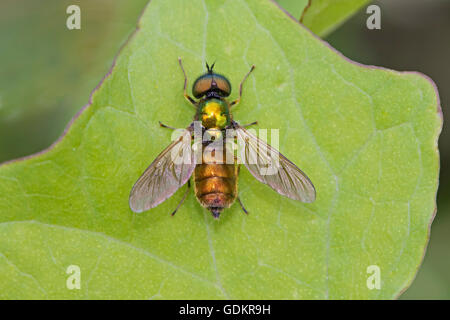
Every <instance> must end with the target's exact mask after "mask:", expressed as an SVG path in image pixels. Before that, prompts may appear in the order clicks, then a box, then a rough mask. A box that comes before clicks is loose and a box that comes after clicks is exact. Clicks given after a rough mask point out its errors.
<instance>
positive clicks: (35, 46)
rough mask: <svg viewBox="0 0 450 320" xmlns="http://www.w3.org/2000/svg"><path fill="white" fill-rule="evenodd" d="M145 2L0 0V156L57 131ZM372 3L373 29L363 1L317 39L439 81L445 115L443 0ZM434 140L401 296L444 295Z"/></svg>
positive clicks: (449, 290)
mask: <svg viewBox="0 0 450 320" xmlns="http://www.w3.org/2000/svg"><path fill="white" fill-rule="evenodd" d="M292 1H296V0H292ZM288 2H289V1H288V0H283V4H284V5H286V4H288ZM146 3H147V0H134V1H126V0H78V1H75V0H72V1H66V0H41V1H33V0H2V1H1V2H0V43H1V45H0V162H3V161H7V160H10V159H14V158H17V157H21V156H25V155H28V154H31V153H34V152H37V151H40V150H42V149H44V148H46V147H48V146H49V145H50V144H51V143H52V142H54V141H55V140H56V139H57V138H58V137H59V136H60V135H61V133H62V132H63V130H64V127H65V126H66V125H67V123H68V122H69V121H70V119H71V118H72V117H73V116H74V115H75V114H76V112H77V111H78V110H80V109H81V107H82V106H83V105H85V104H86V103H87V102H88V100H89V95H90V92H91V91H92V89H93V88H94V87H95V86H96V85H97V84H98V83H99V81H100V80H101V78H102V77H103V76H104V75H105V74H106V73H107V72H108V70H109V68H110V66H111V64H112V61H113V58H114V56H115V55H116V53H117V51H118V50H119V48H120V46H121V45H122V44H123V43H124V42H125V40H126V39H127V37H128V36H129V34H130V33H131V32H132V31H133V30H134V28H135V25H136V21H137V19H138V17H139V15H140V13H141V12H142V10H143V8H144V7H145V4H146ZM373 3H374V4H378V5H379V6H380V8H381V16H382V17H381V27H382V28H381V30H368V29H367V28H366V19H367V14H366V13H365V7H364V8H363V9H361V10H360V11H359V12H358V13H356V14H355V15H354V16H353V17H352V18H351V19H350V20H348V21H347V22H346V23H345V24H343V25H342V26H341V27H339V28H338V29H337V30H336V31H334V32H333V33H331V34H330V35H329V36H328V37H327V38H326V39H325V40H326V41H328V42H329V43H330V44H331V45H332V46H333V47H335V48H336V49H338V50H339V51H341V52H342V53H343V54H344V55H345V56H347V57H349V58H350V59H352V60H355V61H358V62H361V63H363V64H369V65H378V66H384V67H387V68H391V69H395V70H399V71H420V72H422V73H424V74H426V75H428V76H430V77H431V78H432V79H433V80H434V81H435V82H436V84H437V86H438V88H439V93H440V97H441V104H442V107H443V109H444V118H445V119H444V123H445V122H446V121H448V120H450V119H449V115H448V114H447V112H446V110H445V106H447V105H449V104H450V59H449V57H450V41H449V40H450V1H448V0H428V1H423V0H382V1H381V0H380V1H373ZM71 4H77V5H79V6H80V7H81V20H82V22H81V26H82V27H81V30H68V29H67V28H66V18H67V14H66V8H67V7H68V6H69V5H71ZM293 7H295V6H293ZM286 8H287V9H289V8H288V7H286ZM292 15H294V16H295V17H300V15H301V12H299V13H294V12H292ZM439 145H440V152H441V178H440V188H439V193H438V212H437V215H436V218H435V220H434V222H433V225H432V232H431V239H430V243H429V247H428V250H427V252H426V255H425V260H424V262H423V265H422V267H421V268H420V270H419V273H418V275H417V278H416V279H415V281H414V282H413V284H412V286H411V287H410V288H409V289H408V290H407V291H406V292H405V293H404V294H403V295H402V296H401V299H450V272H448V270H450V250H449V249H448V248H447V244H449V243H450V232H448V230H450V197H449V196H448V195H449V193H450V168H449V166H448V163H450V162H449V160H450V132H449V129H448V128H446V127H445V126H444V129H443V132H442V135H441V138H440V141H439Z"/></svg>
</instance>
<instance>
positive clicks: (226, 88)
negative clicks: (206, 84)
mask: <svg viewBox="0 0 450 320" xmlns="http://www.w3.org/2000/svg"><path fill="white" fill-rule="evenodd" d="M214 80H215V81H216V85H217V89H219V91H220V95H221V96H222V97H228V96H229V95H230V93H231V84H230V82H229V81H228V79H227V78H225V77H224V76H221V75H216V76H215V77H214Z"/></svg>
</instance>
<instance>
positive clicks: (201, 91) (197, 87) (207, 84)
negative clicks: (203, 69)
mask: <svg viewBox="0 0 450 320" xmlns="http://www.w3.org/2000/svg"><path fill="white" fill-rule="evenodd" d="M211 82H212V77H211V75H210V74H205V75H203V76H201V77H199V78H198V79H197V80H195V82H194V85H193V86H192V94H193V95H194V97H195V98H197V99H199V98H201V97H202V96H204V95H205V93H206V92H208V90H209V89H211Z"/></svg>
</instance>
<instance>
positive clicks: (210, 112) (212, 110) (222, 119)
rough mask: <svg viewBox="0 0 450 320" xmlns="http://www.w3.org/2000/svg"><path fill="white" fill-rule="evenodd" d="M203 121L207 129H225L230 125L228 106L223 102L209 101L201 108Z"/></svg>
mask: <svg viewBox="0 0 450 320" xmlns="http://www.w3.org/2000/svg"><path fill="white" fill-rule="evenodd" d="M201 120H202V125H203V126H204V127H205V128H206V129H211V128H214V129H223V128H225V127H226V126H227V124H229V113H228V108H227V105H226V104H225V103H224V102H223V101H221V100H217V99H212V100H207V101H206V102H205V104H204V105H203V106H202V108H201Z"/></svg>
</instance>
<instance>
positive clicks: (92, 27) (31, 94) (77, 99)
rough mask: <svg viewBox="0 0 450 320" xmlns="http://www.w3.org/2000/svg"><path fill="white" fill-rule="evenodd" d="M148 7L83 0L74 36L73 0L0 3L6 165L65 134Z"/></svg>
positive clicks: (0, 124)
mask: <svg viewBox="0 0 450 320" xmlns="http://www.w3.org/2000/svg"><path fill="white" fill-rule="evenodd" d="M145 3H146V0H137V1H123V0H97V1H91V0H78V1H77V3H76V4H77V5H78V6H80V9H81V29H80V30H68V29H67V27H66V19H67V17H69V15H68V14H66V9H67V7H68V6H69V5H72V4H73V3H72V2H71V1H61V0H46V2H45V3H38V2H35V3H33V4H31V3H30V2H29V1H27V0H17V1H1V3H0V39H2V49H1V50H0V61H2V67H1V70H2V76H1V77H0V161H5V160H9V159H12V158H14V157H18V156H23V155H26V154H28V153H31V152H36V151H38V150H40V149H42V148H44V147H47V146H49V145H50V144H51V142H52V141H54V140H55V139H56V138H57V137H58V136H59V135H60V134H61V133H62V132H63V130H64V126H65V124H66V123H67V122H68V121H69V120H70V118H71V117H72V116H73V115H75V114H76V112H77V111H78V110H79V109H80V108H81V106H83V105H84V104H86V102H87V99H88V98H89V93H90V92H91V91H92V88H94V87H95V86H96V85H97V83H98V82H99V81H100V80H101V78H102V77H103V75H104V74H105V73H106V72H108V69H109V67H110V66H111V63H112V61H113V58H114V56H115V54H116V52H117V50H118V49H119V48H120V45H121V44H122V43H123V42H124V41H125V40H126V39H127V35H129V34H130V33H131V32H132V31H133V30H134V29H135V27H136V19H137V17H138V16H139V13H140V12H141V11H142V9H143V8H144V5H145ZM55 17H57V18H55ZM11 30H14V32H11ZM99 39H102V41H99Z"/></svg>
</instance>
